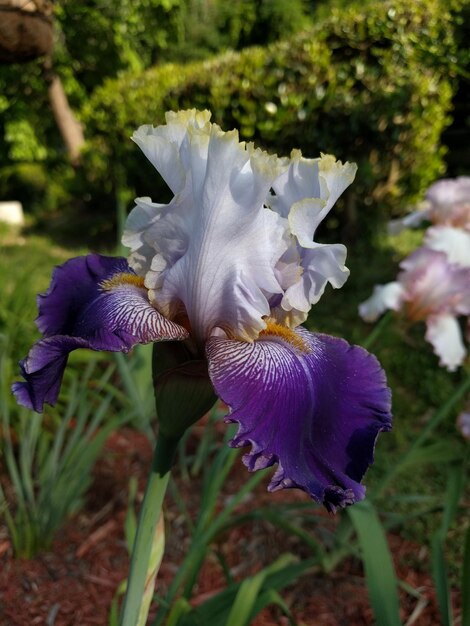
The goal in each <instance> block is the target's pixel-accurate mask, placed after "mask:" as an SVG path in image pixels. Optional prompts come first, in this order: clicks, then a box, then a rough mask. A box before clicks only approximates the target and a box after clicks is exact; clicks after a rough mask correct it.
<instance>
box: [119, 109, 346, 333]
mask: <svg viewBox="0 0 470 626" xmlns="http://www.w3.org/2000/svg"><path fill="white" fill-rule="evenodd" d="M209 118H210V114H209V113H208V112H207V111H205V112H202V113H200V112H197V111H195V110H192V111H182V112H179V113H171V114H167V117H166V120H167V124H166V125H165V126H161V127H158V128H153V127H152V126H143V127H141V128H139V130H138V131H137V132H136V133H135V134H134V136H133V139H134V141H135V142H136V143H137V144H138V145H139V146H140V147H141V148H142V150H143V152H144V153H145V155H146V156H147V157H148V158H149V160H150V161H151V162H152V164H153V165H154V166H155V167H156V169H157V170H158V171H159V172H160V174H161V175H162V176H163V178H164V180H165V181H166V182H167V184H168V185H169V187H170V189H171V190H172V191H173V193H174V194H175V195H174V197H173V199H172V200H171V202H170V203H169V204H168V205H160V204H156V203H153V202H152V201H151V200H150V198H138V199H137V200H136V204H137V206H136V207H135V208H134V210H133V211H132V212H131V214H130V216H129V219H128V222H127V225H126V231H125V233H124V237H123V242H124V244H125V245H128V246H129V247H130V248H131V255H130V258H129V263H130V265H131V266H132V267H133V269H134V270H135V271H136V272H137V273H138V274H139V275H141V276H144V277H145V285H146V287H147V288H148V289H149V295H150V298H151V300H152V302H153V304H154V305H155V306H156V307H157V308H158V310H159V311H160V312H161V313H162V314H163V315H165V316H166V317H168V318H169V319H175V318H177V319H178V317H179V315H185V316H187V318H188V321H189V324H190V327H191V334H192V336H193V337H194V338H195V339H196V340H198V341H204V340H205V339H207V338H208V337H209V336H211V335H214V334H220V331H221V330H222V331H223V332H225V333H226V335H227V336H229V337H232V338H236V339H240V340H245V341H253V340H254V339H256V338H257V337H258V335H259V333H260V331H262V330H263V329H264V328H265V327H266V318H268V317H275V318H276V319H278V320H279V321H283V322H284V323H287V324H289V325H292V326H296V325H297V324H299V323H301V322H302V321H304V320H305V318H306V316H307V313H308V310H309V309H310V306H311V305H312V303H314V302H316V301H317V300H318V299H319V298H320V296H321V294H322V293H323V291H324V288H325V285H326V283H327V282H330V283H331V284H332V285H333V286H335V287H340V286H341V285H342V284H343V283H344V281H345V280H346V278H347V275H348V270H347V269H346V268H345V267H344V261H345V258H346V249H345V248H344V246H341V245H339V244H335V245H322V244H318V243H316V242H314V241H313V236H314V234H315V229H316V227H317V225H318V223H319V222H320V221H321V220H322V219H323V218H324V217H325V215H326V214H327V213H328V211H329V210H330V209H331V207H332V206H333V204H334V202H335V201H336V200H337V198H338V197H339V195H340V194H341V193H342V192H343V191H344V189H345V188H346V186H347V185H348V184H350V182H351V181H352V179H353V178H354V174H355V169H356V168H355V165H352V164H345V165H343V164H341V163H339V162H336V161H335V159H334V158H333V157H331V156H322V157H321V158H320V159H303V158H302V156H301V154H300V152H298V151H294V152H293V153H292V156H291V159H280V158H278V157H277V156H275V155H272V156H270V155H268V154H267V153H265V152H263V151H261V150H259V149H255V148H254V146H253V145H252V144H248V145H246V144H245V143H239V138H238V133H237V131H231V132H223V131H222V130H221V129H220V128H219V127H218V126H217V125H215V124H210V123H209ZM271 190H272V192H271Z"/></svg>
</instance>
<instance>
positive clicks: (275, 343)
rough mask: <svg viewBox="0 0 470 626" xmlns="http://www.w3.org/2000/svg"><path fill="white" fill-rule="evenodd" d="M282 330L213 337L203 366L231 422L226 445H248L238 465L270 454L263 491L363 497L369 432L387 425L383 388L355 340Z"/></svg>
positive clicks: (372, 435) (373, 434)
mask: <svg viewBox="0 0 470 626" xmlns="http://www.w3.org/2000/svg"><path fill="white" fill-rule="evenodd" d="M292 339H293V341H292V340H291V341H287V340H286V339H285V338H283V337H282V336H276V335H275V334H271V335H270V334H265V335H262V336H260V338H259V339H258V340H257V341H255V342H254V343H244V342H239V341H234V340H229V339H221V338H215V337H214V338H212V339H210V340H209V342H208V346H207V355H208V359H209V375H210V377H211V379H212V383H213V385H214V387H215V390H216V392H217V394H218V395H219V396H220V397H221V398H222V400H224V401H225V402H226V403H227V404H228V405H229V407H230V409H231V411H230V414H229V416H228V417H227V421H230V422H237V423H238V424H239V429H238V432H237V434H236V435H235V437H234V438H233V439H232V441H231V445H232V446H234V447H239V446H245V445H249V444H251V446H252V448H251V451H250V452H249V453H248V454H246V455H245V456H244V458H243V461H244V463H245V465H246V466H247V467H248V468H249V469H250V470H252V471H253V470H257V469H262V468H265V467H268V466H270V465H273V464H274V463H278V468H277V470H276V472H275V474H274V476H273V478H272V480H271V483H270V485H269V490H270V491H275V490H277V489H282V488H285V487H298V488H300V489H303V490H304V491H306V492H307V493H309V494H310V495H311V496H312V497H313V498H314V499H315V500H317V501H318V502H322V503H323V504H324V505H325V507H326V508H327V509H328V510H329V511H335V510H336V508H337V507H343V506H346V505H348V504H352V503H353V502H355V501H357V500H360V499H362V498H363V497H364V493H365V488H364V487H363V486H362V485H361V484H360V481H361V479H362V477H363V475H364V473H365V471H366V470H367V468H368V466H369V465H370V464H371V463H372V462H373V453H374V446H375V441H376V439H377V435H378V433H379V432H381V431H385V430H390V428H391V415H390V390H389V389H388V387H387V385H386V380H385V375H384V372H383V370H382V368H381V367H380V365H379V363H378V361H377V359H376V358H375V357H374V356H372V355H371V354H369V353H368V352H367V351H366V350H364V349H363V348H360V347H358V346H351V345H349V344H348V343H347V342H346V341H344V340H343V339H338V338H335V337H330V336H328V335H321V334H313V333H309V332H307V331H306V330H304V329H302V328H298V329H297V330H296V331H295V332H292ZM302 344H303V345H302Z"/></svg>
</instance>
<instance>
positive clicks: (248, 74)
mask: <svg viewBox="0 0 470 626" xmlns="http://www.w3.org/2000/svg"><path fill="white" fill-rule="evenodd" d="M455 6H456V7H457V8H458V7H459V6H460V4H459V3H458V2H457V3H456V4H455ZM454 21H455V19H454V17H453V15H452V13H451V11H450V9H449V8H446V6H445V5H444V4H443V3H442V2H440V1H439V0H417V1H416V2H414V3H410V2H408V1H406V0H392V1H389V2H379V3H373V4H370V5H368V6H367V11H364V9H363V8H362V9H359V8H357V7H355V6H352V7H350V8H349V9H342V10H341V11H339V10H333V11H332V13H331V15H330V16H329V17H328V18H327V19H326V20H324V21H322V22H321V23H319V24H317V25H316V26H315V27H314V28H313V29H310V30H308V31H305V32H303V33H302V34H299V35H297V36H295V37H293V38H291V39H290V40H286V41H284V42H278V43H275V44H272V45H271V46H269V47H268V48H252V49H247V50H245V51H243V52H241V53H228V54H226V55H223V56H221V57H218V58H216V59H214V60H212V61H205V62H199V63H193V64H190V65H186V66H176V65H166V66H163V67H159V68H153V69H150V70H147V71H146V72H143V73H141V74H140V75H138V76H135V75H126V76H123V77H122V78H120V79H118V80H112V81H109V82H108V83H107V84H105V85H104V86H103V87H102V88H99V89H97V90H96V91H95V93H94V95H93V96H92V98H91V99H90V101H89V102H88V104H87V106H86V108H85V110H84V111H83V116H84V120H85V121H86V127H87V133H88V136H89V137H90V138H91V139H90V142H89V144H88V157H89V166H88V167H86V168H85V175H86V182H87V183H88V184H91V186H92V187H93V188H94V189H99V190H100V191H102V190H103V189H107V190H111V189H112V188H113V186H115V185H116V184H117V181H119V184H120V185H127V186H129V187H130V189H131V190H132V191H134V192H135V193H136V194H138V195H145V194H149V195H152V196H153V198H154V199H157V198H158V199H159V200H160V199H161V198H162V194H163V193H164V192H163V188H162V186H161V185H162V183H159V182H158V180H157V177H156V175H155V173H153V171H152V168H151V167H147V166H146V164H145V163H144V161H145V159H144V158H143V157H142V156H140V155H139V154H138V150H137V148H135V146H134V145H133V144H132V143H131V142H130V141H129V136H130V135H131V133H132V131H133V130H134V129H135V128H136V127H137V126H138V125H140V124H142V123H149V122H153V123H154V124H160V123H162V122H163V121H164V112H165V111H166V110H168V109H179V108H189V107H197V108H208V109H210V110H211V111H212V112H213V119H214V120H215V121H216V122H218V123H219V124H220V125H221V126H222V127H223V128H225V129H230V128H233V127H237V128H239V129H240V134H241V136H242V138H243V139H248V140H254V141H255V142H256V143H257V144H258V145H261V146H263V147H265V148H268V149H270V150H274V151H277V152H278V153H279V154H286V153H288V152H289V151H290V149H291V148H292V147H300V148H301V149H302V151H303V153H304V154H305V155H306V156H317V155H318V153H319V151H320V150H322V151H324V152H331V153H333V154H335V155H336V156H337V157H338V158H341V159H342V160H345V159H348V160H354V161H356V162H357V163H358V165H359V173H358V177H357V180H356V183H355V184H354V185H353V189H352V191H351V193H350V194H349V196H347V197H346V199H345V201H344V203H343V210H344V211H345V213H346V216H347V219H346V223H347V224H348V227H349V229H350V231H353V232H354V231H355V230H358V228H359V227H360V228H361V231H362V232H364V230H363V228H364V226H366V227H367V228H368V230H369V232H370V231H371V230H373V229H374V228H375V227H376V226H377V224H378V223H379V221H380V219H381V218H382V217H383V216H384V215H385V214H386V213H387V212H388V211H390V207H391V206H392V203H393V205H394V206H399V207H402V208H403V209H405V207H406V205H407V203H409V202H411V201H414V200H415V199H416V198H417V196H419V194H420V192H421V191H422V190H423V189H424V188H425V187H426V186H427V185H428V184H429V183H430V182H431V181H433V180H434V179H435V178H436V177H438V176H439V175H440V174H441V173H442V172H443V170H444V164H443V149H442V148H441V147H440V142H439V139H440V135H441V133H442V131H443V129H444V128H445V127H446V126H447V125H448V124H449V122H450V118H449V112H450V106H451V98H452V94H453V89H454V85H453V83H452V79H451V77H452V66H453V64H455V54H456V51H455V40H454V29H453V26H454ZM86 162H88V160H87V159H86ZM92 197H93V193H92ZM100 199H101V202H100V207H101V210H103V209H105V208H106V207H105V206H104V205H103V202H104V203H105V202H106V199H105V198H100ZM108 201H109V200H108ZM372 206H373V207H374V209H373V211H374V214H373V215H371V213H372V208H370V209H368V208H367V207H372ZM342 222H343V223H344V222H345V220H344V219H343V220H342ZM330 227H333V228H334V227H335V223H334V222H331V223H330Z"/></svg>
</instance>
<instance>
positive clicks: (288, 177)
mask: <svg viewBox="0 0 470 626" xmlns="http://www.w3.org/2000/svg"><path fill="white" fill-rule="evenodd" d="M291 159H292V161H291V163H290V165H289V168H288V169H287V170H286V171H285V172H284V173H283V174H282V175H281V176H279V178H278V179H277V180H276V182H275V183H274V185H273V190H274V193H275V195H274V196H272V197H270V198H269V200H268V203H269V205H270V206H271V208H272V209H273V210H275V211H277V212H278V213H279V214H280V215H282V216H283V217H288V219H289V225H290V228H291V232H292V234H293V235H295V236H296V237H297V239H298V241H299V243H300V245H301V246H303V247H310V245H311V243H312V241H313V238H314V235H315V230H316V228H317V226H318V224H320V222H321V221H322V220H323V219H324V218H325V217H326V215H328V213H329V211H330V210H331V208H332V207H333V205H334V203H335V202H336V200H337V199H338V198H339V197H340V195H341V194H342V193H343V191H344V190H345V189H346V187H348V186H349V185H350V184H351V183H352V181H353V180H354V177H355V175H356V171H357V166H356V164H355V163H345V164H344V165H343V163H341V161H336V159H335V158H334V157H333V156H331V155H330V154H327V155H322V156H321V157H320V158H319V159H305V158H303V157H302V156H301V154H300V152H299V151H298V150H294V151H293V152H292V155H291Z"/></svg>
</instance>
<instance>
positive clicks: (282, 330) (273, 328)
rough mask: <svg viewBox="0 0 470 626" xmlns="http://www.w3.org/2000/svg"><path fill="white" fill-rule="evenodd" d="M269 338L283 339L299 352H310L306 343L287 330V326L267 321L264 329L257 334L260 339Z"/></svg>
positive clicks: (292, 331)
mask: <svg viewBox="0 0 470 626" xmlns="http://www.w3.org/2000/svg"><path fill="white" fill-rule="evenodd" d="M268 335H269V336H270V337H278V338H279V339H283V340H284V341H287V343H290V344H291V346H294V348H297V350H300V351H301V352H310V348H309V346H308V345H307V344H306V342H305V341H304V340H303V339H302V337H300V336H299V335H298V334H297V333H296V332H295V331H294V330H292V329H290V328H287V326H282V325H281V324H278V323H277V322H272V321H269V320H268V321H267V322H266V328H265V329H264V330H262V331H261V332H260V334H259V336H260V338H261V337H265V336H268Z"/></svg>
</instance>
